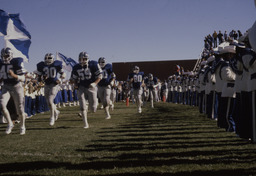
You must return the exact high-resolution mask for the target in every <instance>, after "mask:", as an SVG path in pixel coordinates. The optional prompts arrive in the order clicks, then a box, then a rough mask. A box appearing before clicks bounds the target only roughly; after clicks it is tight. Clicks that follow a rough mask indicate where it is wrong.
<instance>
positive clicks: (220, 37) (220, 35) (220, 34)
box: [217, 31, 224, 44]
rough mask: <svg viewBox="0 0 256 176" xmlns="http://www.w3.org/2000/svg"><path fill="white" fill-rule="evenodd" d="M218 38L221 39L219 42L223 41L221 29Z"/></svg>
mask: <svg viewBox="0 0 256 176" xmlns="http://www.w3.org/2000/svg"><path fill="white" fill-rule="evenodd" d="M217 37H218V39H219V44H221V43H222V42H223V40H224V39H223V34H222V33H221V31H219V33H218V35H217Z"/></svg>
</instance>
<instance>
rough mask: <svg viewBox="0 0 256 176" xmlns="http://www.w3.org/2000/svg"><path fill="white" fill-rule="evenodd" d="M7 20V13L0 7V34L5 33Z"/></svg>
mask: <svg viewBox="0 0 256 176" xmlns="http://www.w3.org/2000/svg"><path fill="white" fill-rule="evenodd" d="M8 21H9V15H8V14H7V13H6V12H5V11H3V10H1V9H0V36H4V35H6V34H7V31H6V30H7V25H8Z"/></svg>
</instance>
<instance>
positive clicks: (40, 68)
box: [36, 53, 65, 126]
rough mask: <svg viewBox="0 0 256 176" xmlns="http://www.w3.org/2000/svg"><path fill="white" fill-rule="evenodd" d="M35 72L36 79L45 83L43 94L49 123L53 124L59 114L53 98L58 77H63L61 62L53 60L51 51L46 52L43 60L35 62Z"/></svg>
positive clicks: (56, 90) (56, 89)
mask: <svg viewBox="0 0 256 176" xmlns="http://www.w3.org/2000/svg"><path fill="white" fill-rule="evenodd" d="M36 74H37V75H38V81H39V82H41V81H43V82H44V84H45V87H44V95H45V98H46V102H47V105H48V107H49V108H50V114H51V117H50V125H51V126H53V125H54V124H55V121H56V120H57V119H58V116H59V114H60V111H58V110H57V108H56V105H55V104H54V98H55V97H56V95H57V93H58V90H59V83H60V80H59V78H61V79H64V78H65V73H64V71H63V69H62V62H61V61H59V60H54V55H53V54H52V53H47V54H46V55H45V57H44V61H41V62H39V63H38V64H37V71H36ZM59 76H60V77H59Z"/></svg>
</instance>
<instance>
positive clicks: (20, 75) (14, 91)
mask: <svg viewBox="0 0 256 176" xmlns="http://www.w3.org/2000/svg"><path fill="white" fill-rule="evenodd" d="M0 81H1V82H3V86H2V93H1V96H0V104H1V111H2V114H3V115H4V117H5V118H6V120H7V122H8V126H7V129H6V131H5V133H6V134H10V133H11V132H12V129H13V127H14V124H13V122H12V119H11V117H10V113H9V111H8V109H7V103H8V101H9V100H10V97H12V98H13V100H14V104H15V108H16V111H17V113H18V116H19V119H20V124H21V125H20V134H21V135H24V134H25V133H26V128H25V118H26V115H25V111H24V87H23V85H22V82H24V81H25V69H24V65H23V59H22V58H20V57H17V58H13V52H12V50H11V49H10V48H3V49H2V50H1V60H0Z"/></svg>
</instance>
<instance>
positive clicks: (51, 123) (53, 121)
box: [50, 117, 55, 126]
mask: <svg viewBox="0 0 256 176" xmlns="http://www.w3.org/2000/svg"><path fill="white" fill-rule="evenodd" d="M54 123H55V120H54V118H53V117H51V118H50V125H51V126H53V125H54Z"/></svg>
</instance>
